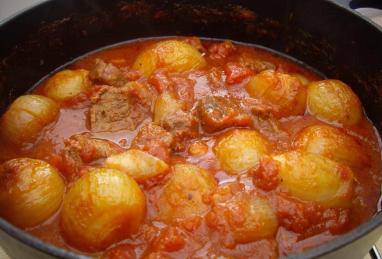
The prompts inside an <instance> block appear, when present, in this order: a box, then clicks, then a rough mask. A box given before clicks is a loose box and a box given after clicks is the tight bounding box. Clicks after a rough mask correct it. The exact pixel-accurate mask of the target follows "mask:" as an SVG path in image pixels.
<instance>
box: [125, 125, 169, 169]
mask: <svg viewBox="0 0 382 259" xmlns="http://www.w3.org/2000/svg"><path fill="white" fill-rule="evenodd" d="M173 141H174V138H173V136H172V134H171V133H170V132H168V131H167V130H165V129H163V128H162V127H160V126H158V125H155V124H153V123H149V124H147V125H145V126H143V127H142V128H141V129H140V130H139V132H138V134H137V136H136V137H135V138H134V140H133V142H132V143H131V147H133V148H139V149H141V150H144V151H147V152H148V153H150V154H151V155H153V156H156V157H158V158H160V159H162V160H164V161H168V159H169V157H170V152H171V150H170V147H171V145H172V144H173Z"/></svg>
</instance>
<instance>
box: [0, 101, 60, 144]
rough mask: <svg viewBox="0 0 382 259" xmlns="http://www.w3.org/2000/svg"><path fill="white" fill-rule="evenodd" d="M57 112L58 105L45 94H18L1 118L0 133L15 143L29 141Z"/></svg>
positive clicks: (53, 118) (52, 119)
mask: <svg viewBox="0 0 382 259" xmlns="http://www.w3.org/2000/svg"><path fill="white" fill-rule="evenodd" d="M58 112H59V107H58V105H57V104H56V103H55V102H54V101H53V100H51V99H49V98H47V97H45V96H41V95H34V94H31V95H24V96H20V97H19V98H17V99H16V100H15V101H14V102H13V103H12V104H11V105H10V106H9V108H8V110H7V111H6V112H5V113H4V115H3V117H2V119H1V128H2V132H1V135H2V136H3V138H5V139H6V140H7V141H9V142H12V143H15V144H20V143H23V142H26V141H30V140H32V139H33V138H34V137H35V136H36V135H37V134H38V133H40V131H41V130H42V129H43V128H44V127H45V126H46V125H48V124H49V123H51V122H53V121H54V120H55V118H56V117H57V115H58Z"/></svg>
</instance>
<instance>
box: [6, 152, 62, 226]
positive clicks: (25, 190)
mask: <svg viewBox="0 0 382 259" xmlns="http://www.w3.org/2000/svg"><path fill="white" fill-rule="evenodd" d="M64 192H65V182H64V180H63V178H62V177H61V176H60V174H59V172H58V171H57V169H55V168H54V167H53V166H51V165H49V164H48V163H46V162H44V161H42V160H37V159H30V158H15V159H12V160H9V161H7V162H5V163H4V164H3V165H2V167H1V171H0V207H1V210H0V216H1V217H3V218H5V219H6V220H8V221H10V222H11V223H12V224H14V225H16V226H18V227H21V228H27V227H34V226H36V225H38V224H40V223H42V222H44V221H45V220H47V219H48V218H49V217H50V216H52V215H53V214H54V213H55V212H56V211H57V210H58V209H59V208H60V206H61V203H62V198H63V195H64Z"/></svg>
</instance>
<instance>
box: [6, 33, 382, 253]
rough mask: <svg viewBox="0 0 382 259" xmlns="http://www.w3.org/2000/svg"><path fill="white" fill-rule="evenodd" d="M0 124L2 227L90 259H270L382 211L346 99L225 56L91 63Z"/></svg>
mask: <svg viewBox="0 0 382 259" xmlns="http://www.w3.org/2000/svg"><path fill="white" fill-rule="evenodd" d="M0 123H1V129H2V130H1V142H0V159H1V161H2V165H1V168H0V216H1V217H3V218H5V219H6V220H8V221H9V222H11V223H12V224H14V225H16V226H18V227H21V228H23V229H25V231H27V232H28V233H30V234H32V235H34V236H36V237H38V238H40V239H42V240H44V241H46V242H50V243H52V244H54V245H57V246H59V247H63V248H66V249H70V250H74V251H76V252H78V253H82V254H85V255H89V256H94V257H102V258H248V257H252V258H277V257H281V256H285V255H288V254H291V253H297V252H300V251H303V250H305V249H308V248H310V247H313V246H317V245H319V244H321V243H324V242H327V241H329V240H331V239H333V238H335V237H337V236H339V235H341V234H343V233H345V232H347V231H349V230H350V229H352V228H355V227H356V226H358V225H359V224H361V223H363V222H365V221H367V220H368V219H369V218H370V217H372V216H373V215H374V213H375V212H376V211H377V203H378V199H379V197H380V186H381V182H382V181H381V180H382V178H381V176H382V175H381V155H380V146H379V139H378V135H377V132H376V130H375V129H374V127H373V124H372V123H371V122H370V121H369V120H368V118H367V117H366V115H365V114H364V112H363V109H362V104H361V102H360V100H359V99H358V97H357V95H356V94H355V93H354V92H353V91H352V89H351V88H350V87H349V86H348V85H346V84H345V83H344V82H341V81H339V80H334V79H325V78H324V77H323V76H322V75H320V74H319V73H317V72H315V71H313V70H312V69H310V68H308V67H307V66H304V65H303V64H302V63H300V62H297V61H294V60H292V59H291V58H288V57H285V56H281V55H279V54H276V53H274V52H272V51H270V50H266V49H264V48H260V47H256V46H250V45H245V44H241V43H232V42H231V41H212V40H200V39H199V38H196V37H178V38H167V39H147V40H138V41H135V42H129V43H125V44H121V45H119V46H114V47H112V48H107V49H103V50H100V51H97V52H94V53H91V54H89V55H87V56H85V57H82V58H79V59H78V60H76V61H75V62H73V63H71V64H69V65H68V66H67V67H66V68H65V69H63V70H61V71H59V72H57V73H54V74H53V75H51V76H49V77H48V78H47V79H46V80H44V81H43V82H42V83H41V84H40V85H38V86H37V87H36V88H35V89H32V90H31V92H30V93H28V94H26V95H24V96H21V97H19V98H17V99H16V100H15V101H14V102H13V103H12V104H11V105H10V106H9V108H8V110H7V111H6V112H5V113H4V114H3V116H2V118H1V122H0Z"/></svg>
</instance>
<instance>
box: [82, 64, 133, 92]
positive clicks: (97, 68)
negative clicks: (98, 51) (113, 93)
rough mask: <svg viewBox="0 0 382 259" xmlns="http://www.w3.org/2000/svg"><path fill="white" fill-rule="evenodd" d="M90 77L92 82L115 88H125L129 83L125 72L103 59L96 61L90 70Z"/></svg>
mask: <svg viewBox="0 0 382 259" xmlns="http://www.w3.org/2000/svg"><path fill="white" fill-rule="evenodd" d="M89 77H90V79H91V80H93V81H95V82H97V83H102V84H108V85H113V86H118V87H120V86H123V85H125V84H126V83H128V80H127V78H125V77H124V75H123V72H122V70H121V69H119V68H118V67H116V66H114V65H113V64H110V63H106V62H105V61H103V60H102V59H96V62H95V65H94V66H93V68H92V69H91V70H90V74H89Z"/></svg>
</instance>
